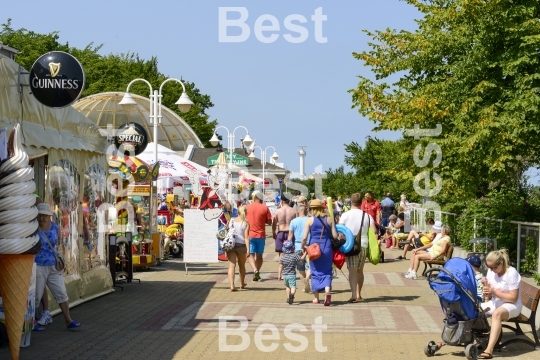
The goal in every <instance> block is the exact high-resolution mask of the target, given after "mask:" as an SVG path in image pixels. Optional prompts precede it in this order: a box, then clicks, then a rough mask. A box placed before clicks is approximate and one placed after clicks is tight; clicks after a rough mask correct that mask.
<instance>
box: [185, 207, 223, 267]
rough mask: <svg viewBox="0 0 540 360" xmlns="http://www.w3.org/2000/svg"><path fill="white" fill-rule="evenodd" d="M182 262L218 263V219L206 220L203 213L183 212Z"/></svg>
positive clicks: (195, 211)
mask: <svg viewBox="0 0 540 360" xmlns="http://www.w3.org/2000/svg"><path fill="white" fill-rule="evenodd" d="M184 224H185V225H184V262H186V263H215V262H218V240H217V237H216V233H217V229H218V219H212V220H206V219H205V217H204V211H202V210H198V209H186V210H184Z"/></svg>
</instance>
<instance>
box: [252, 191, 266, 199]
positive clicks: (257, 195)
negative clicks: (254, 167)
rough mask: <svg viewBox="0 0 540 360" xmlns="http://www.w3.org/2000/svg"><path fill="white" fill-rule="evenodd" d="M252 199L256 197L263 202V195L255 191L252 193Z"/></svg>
mask: <svg viewBox="0 0 540 360" xmlns="http://www.w3.org/2000/svg"><path fill="white" fill-rule="evenodd" d="M252 196H253V198H255V197H257V198H258V199H259V200H261V201H263V200H264V195H263V193H262V192H260V191H259V190H257V191H254V192H253V194H252Z"/></svg>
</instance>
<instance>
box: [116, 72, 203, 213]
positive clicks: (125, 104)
mask: <svg viewBox="0 0 540 360" xmlns="http://www.w3.org/2000/svg"><path fill="white" fill-rule="evenodd" d="M137 81H143V82H145V83H146V84H147V85H148V87H149V88H150V115H149V119H148V120H149V121H150V123H151V124H153V125H154V136H153V140H154V147H155V148H154V151H155V154H154V161H155V162H154V164H157V162H158V134H157V129H158V125H159V124H160V123H161V118H162V116H161V99H162V98H163V95H161V92H162V90H163V85H165V83H167V82H169V81H176V82H177V83H180V85H182V95H180V98H179V99H178V101H177V102H176V103H175V104H176V105H177V106H178V109H179V110H180V111H181V112H183V113H185V112H188V111H189V109H190V108H191V105H193V102H192V101H191V100H190V98H189V96H188V95H187V93H186V87H185V86H184V83H183V82H182V81H180V80H178V79H174V78H170V79H167V80H165V81H163V82H162V83H161V85H160V87H159V91H158V90H153V89H152V85H151V84H150V82H148V81H147V80H145V79H135V80H132V81H131V82H130V83H129V84H128V86H127V89H126V93H125V94H124V97H123V98H122V101H120V102H119V104H120V105H122V108H123V109H124V110H125V111H130V110H133V109H134V108H135V107H136V106H137V102H135V100H134V99H133V96H131V94H130V93H129V88H130V87H131V85H132V84H133V83H134V82H137ZM152 188H153V187H151V189H152ZM153 212H154V209H152V201H150V214H151V216H152V218H153V217H154V216H153V215H154V214H153ZM156 215H157V212H156Z"/></svg>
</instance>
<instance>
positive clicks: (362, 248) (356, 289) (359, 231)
mask: <svg viewBox="0 0 540 360" xmlns="http://www.w3.org/2000/svg"><path fill="white" fill-rule="evenodd" d="M361 203H362V196H361V195H360V194H359V193H354V194H352V195H351V210H349V211H347V212H346V213H344V214H343V215H342V216H341V218H340V220H339V223H340V224H342V225H345V226H346V227H347V228H349V230H351V232H352V233H353V234H354V235H355V237H354V246H353V248H352V250H351V251H350V252H348V253H346V254H345V256H346V257H347V268H348V269H349V285H350V286H351V298H350V299H349V302H350V303H353V302H357V301H362V300H363V299H362V296H361V292H362V286H363V285H364V264H365V262H366V256H367V253H366V249H367V247H368V228H369V227H371V229H372V230H373V231H374V232H375V233H377V227H376V226H375V221H374V219H373V218H372V217H371V215H369V214H368V213H366V212H364V211H362V210H360V205H361Z"/></svg>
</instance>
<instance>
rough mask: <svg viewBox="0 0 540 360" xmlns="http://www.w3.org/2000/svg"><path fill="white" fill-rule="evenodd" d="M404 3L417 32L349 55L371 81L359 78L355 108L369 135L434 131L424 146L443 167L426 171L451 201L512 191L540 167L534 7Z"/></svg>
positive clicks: (518, 0) (494, 0)
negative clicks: (437, 151)
mask: <svg viewBox="0 0 540 360" xmlns="http://www.w3.org/2000/svg"><path fill="white" fill-rule="evenodd" d="M406 2H407V3H409V4H410V5H413V6H415V7H416V8H417V9H418V10H419V11H420V12H421V13H423V15H424V16H423V18H422V19H420V20H418V21H417V23H418V30H416V31H414V32H409V31H404V30H401V31H396V30H391V29H387V30H384V31H375V32H370V31H366V33H367V34H368V35H369V36H370V37H371V38H372V39H373V41H372V42H370V43H369V46H370V47H371V49H370V50H369V51H364V52H361V53H354V54H353V56H354V57H355V58H356V59H358V60H361V61H362V62H363V63H364V64H365V65H366V66H368V67H370V68H371V70H372V72H373V74H374V77H375V79H374V80H372V79H369V78H367V77H363V76H359V78H360V81H359V84H358V86H357V88H356V89H353V90H351V91H350V92H351V94H352V100H353V106H354V107H356V108H357V109H358V111H359V112H360V113H361V114H362V115H364V116H366V117H368V118H369V119H370V120H371V121H373V122H375V123H376V129H377V130H398V131H402V130H405V129H412V128H413V126H414V125H419V126H420V128H424V129H433V128H435V127H436V125H437V124H441V125H442V134H441V135H440V136H439V137H436V138H432V139H431V140H430V139H424V141H428V140H430V141H433V142H436V143H437V144H438V145H439V146H440V147H441V149H442V155H443V157H442V162H441V163H440V165H439V166H438V167H434V166H433V162H431V163H430V164H429V165H428V167H426V169H427V170H431V171H436V172H437V173H438V174H440V176H441V177H442V179H443V180H444V186H443V189H444V190H443V192H445V193H447V194H450V195H451V196H452V197H453V198H457V199H466V198H477V197H480V196H481V195H484V194H487V193H488V192H489V191H490V190H491V189H493V188H495V189H496V188H499V187H500V186H502V185H504V184H507V185H509V186H511V187H518V186H519V185H520V184H521V181H520V180H521V178H522V174H523V172H524V171H525V170H526V169H527V168H528V167H529V166H530V165H535V164H538V162H539V158H540V152H539V150H538V149H539V148H538V146H537V144H538V142H539V140H540V117H539V115H540V113H539V112H540V98H539V91H540V71H539V70H540V69H539V56H538V55H539V49H540V22H539V21H538V19H539V17H540V2H539V1H538V0H491V1H483V0H425V1H420V0H406ZM390 78H392V79H395V78H397V81H394V82H390ZM412 146H413V144H410V145H409V147H408V148H407V151H408V149H411V147H412Z"/></svg>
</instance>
